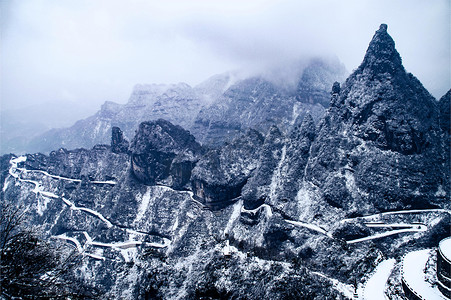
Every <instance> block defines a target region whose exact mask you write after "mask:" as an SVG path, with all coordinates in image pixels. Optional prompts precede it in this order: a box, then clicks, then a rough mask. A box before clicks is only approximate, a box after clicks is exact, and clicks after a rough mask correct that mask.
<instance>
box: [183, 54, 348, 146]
mask: <svg viewBox="0 0 451 300" xmlns="http://www.w3.org/2000/svg"><path fill="white" fill-rule="evenodd" d="M345 74H346V72H345V69H344V67H343V65H342V64H341V63H339V62H338V61H336V60H326V59H312V60H310V61H309V63H308V64H307V66H305V67H303V68H302V72H300V75H299V79H298V80H297V81H296V83H295V84H294V86H293V85H290V84H281V83H280V82H276V81H274V80H271V76H266V77H265V76H258V77H251V78H248V79H244V80H241V81H238V82H236V83H235V84H233V85H232V86H231V87H230V88H228V89H227V90H226V91H225V92H224V94H223V95H222V97H220V98H219V101H216V102H215V103H213V104H212V105H211V106H209V107H206V108H203V109H202V110H201V111H200V112H199V114H198V116H197V117H196V120H195V124H194V126H193V127H192V129H191V131H192V132H193V134H194V135H195V136H196V138H197V139H198V140H199V141H200V142H201V143H202V144H210V145H215V146H219V145H220V143H222V141H223V140H224V139H228V140H231V139H233V138H234V137H236V136H237V135H239V134H240V133H242V132H243V131H245V130H246V129H247V128H254V129H256V130H259V131H261V132H266V131H267V130H268V129H269V128H270V127H271V126H272V125H277V126H279V127H281V128H280V129H281V130H282V131H287V130H290V129H291V128H292V127H293V126H296V125H298V124H300V122H302V120H303V118H304V116H305V115H306V114H310V115H311V116H312V117H313V119H314V120H315V121H316V122H317V121H319V120H320V119H321V117H322V116H323V114H324V112H325V108H327V107H328V105H329V98H330V94H329V90H330V86H331V85H332V83H333V82H334V81H341V80H343V79H344V76H345Z"/></svg>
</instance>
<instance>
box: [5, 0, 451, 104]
mask: <svg viewBox="0 0 451 300" xmlns="http://www.w3.org/2000/svg"><path fill="white" fill-rule="evenodd" d="M0 1H1V34H2V35H1V56H0V57H1V66H0V67H1V78H0V83H1V104H2V109H10V108H13V107H20V106H24V105H27V104H30V103H34V104H39V103H49V102H57V101H58V102H63V101H64V102H68V103H73V102H78V103H83V104H89V105H91V106H92V107H94V108H95V109H97V108H98V107H99V105H100V104H101V103H103V102H104V101H105V100H112V101H116V102H120V103H124V102H126V100H127V99H128V96H129V94H130V92H131V89H132V87H133V86H134V85H135V84H137V83H172V82H180V81H183V82H187V83H189V84H191V85H195V84H197V83H199V82H201V81H202V80H204V79H206V78H208V77H209V76H211V75H213V74H217V73H221V72H224V71H227V70H232V69H239V68H245V69H246V68H248V69H258V68H264V67H266V66H271V65H275V64H278V63H280V62H286V61H289V60H291V59H298V58H305V57H309V56H312V55H326V56H330V55H336V56H337V57H338V58H339V59H340V60H341V61H342V62H343V63H344V64H345V66H346V67H347V69H348V70H349V71H352V69H354V68H356V67H357V66H358V65H359V64H360V62H361V61H362V59H363V56H364V53H365V50H366V48H367V46H368V43H369V41H370V40H371V37H372V35H373V34H374V31H375V30H377V29H378V27H379V25H380V24H381V23H387V24H388V26H389V27H388V31H389V33H390V34H391V36H392V37H393V38H394V40H395V42H396V46H397V49H398V51H399V52H400V54H401V56H402V58H403V62H404V66H405V67H406V69H407V71H409V72H412V73H413V74H414V75H415V76H417V77H418V78H419V79H420V81H421V82H422V83H423V84H424V85H425V87H426V88H427V89H428V90H429V91H430V92H431V93H432V94H433V95H434V96H435V97H440V96H442V95H443V94H444V93H445V92H446V91H447V90H448V89H449V88H450V87H451V83H450V7H449V0H428V1H424V0H398V1H397V0H375V1H364V0H355V1H348V0H345V1H324V0H323V1H299V0H292V1H289V0H287V1H282V0H281V1H277V0H247V1H242V0H228V1H223V0H222V1H214V0H211V1H206V0H194V1H193V0H190V1H186V0H175V1H171V0H168V1H156V0H155V1H153V0H150V1H144V0H142V1H138V0H127V1H126V0H123V1H112V0H104V1H102V0H99V1H88V0H71V1H65V0H60V1H56V0H53V1H52V0H22V1H7V0H0Z"/></svg>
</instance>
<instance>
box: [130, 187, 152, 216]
mask: <svg viewBox="0 0 451 300" xmlns="http://www.w3.org/2000/svg"><path fill="white" fill-rule="evenodd" d="M149 203H150V187H148V188H147V191H146V192H145V193H144V195H142V197H141V202H140V204H139V207H138V213H137V214H136V218H135V220H134V221H133V223H138V222H139V221H141V219H142V218H143V217H144V213H145V212H146V210H147V207H148V206H149Z"/></svg>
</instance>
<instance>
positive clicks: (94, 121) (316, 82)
mask: <svg viewBox="0 0 451 300" xmlns="http://www.w3.org/2000/svg"><path fill="white" fill-rule="evenodd" d="M298 68H301V67H298ZM302 68H303V72H302V73H301V74H300V75H298V76H299V78H298V79H297V80H296V85H295V86H286V85H284V84H283V83H275V82H274V80H271V79H267V78H264V77H263V76H256V77H250V78H246V79H239V77H238V75H234V73H225V74H221V75H215V76H212V77H211V78H209V79H207V80H206V81H204V82H202V83H201V84H199V85H197V86H195V87H191V86H189V85H187V84H185V83H179V84H170V85H164V84H150V85H137V86H135V87H134V89H133V92H132V94H131V96H130V99H129V100H128V102H127V103H126V104H124V105H121V104H117V103H114V102H105V103H104V104H103V105H102V107H101V109H100V111H98V112H97V113H96V114H95V115H93V116H91V117H88V118H86V119H83V120H79V121H77V122H76V123H75V124H74V125H73V126H71V127H69V128H60V129H51V130H50V131H47V132H46V133H44V134H42V135H40V136H37V137H35V138H33V139H32V141H31V142H30V143H29V145H28V148H27V150H28V151H30V152H44V153H45V152H49V151H51V150H53V149H57V148H60V147H64V148H67V149H74V148H80V147H84V148H91V147H93V146H94V145H96V144H105V143H108V141H109V138H110V131H111V128H112V127H119V128H121V130H123V132H124V135H125V137H127V139H129V140H130V139H132V138H133V136H134V134H135V131H136V130H137V128H138V125H139V124H140V123H141V122H144V121H154V120H158V119H165V120H168V121H170V122H171V123H174V124H176V125H180V126H182V127H183V128H186V129H187V130H190V131H191V132H192V133H193V134H194V136H195V137H196V138H197V140H198V141H199V142H200V143H201V144H204V145H213V146H219V145H220V144H222V143H223V141H224V140H225V139H227V138H228V139H229V141H231V139H233V138H234V137H236V136H239V135H240V134H242V133H244V132H245V131H246V129H248V128H254V129H257V130H262V131H264V132H265V131H266V130H267V129H268V128H269V127H268V126H270V124H282V123H283V124H284V128H290V127H291V126H292V125H293V124H296V122H300V121H302V118H303V117H304V115H305V114H306V113H310V114H311V115H312V116H314V118H315V120H319V119H320V118H321V116H322V115H323V113H324V107H325V106H327V104H328V99H329V86H330V85H331V84H332V83H333V82H334V81H336V80H342V79H344V75H345V69H344V67H343V65H342V64H341V63H339V62H338V61H335V60H326V59H312V60H311V61H310V62H309V63H308V64H307V66H306V67H302ZM301 70H302V69H301ZM268 124H269V125H268Z"/></svg>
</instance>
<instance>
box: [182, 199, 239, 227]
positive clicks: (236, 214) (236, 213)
mask: <svg viewBox="0 0 451 300" xmlns="http://www.w3.org/2000/svg"><path fill="white" fill-rule="evenodd" d="M242 206H243V200H239V201H238V202H237V203H235V204H234V205H233V212H232V215H231V216H230V218H229V221H228V222H227V226H226V228H225V229H224V235H226V234H228V233H229V232H230V229H231V228H232V226H233V224H234V223H235V221H236V220H237V219H238V218H239V217H240V214H241V208H242ZM177 220H178V219H177Z"/></svg>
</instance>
